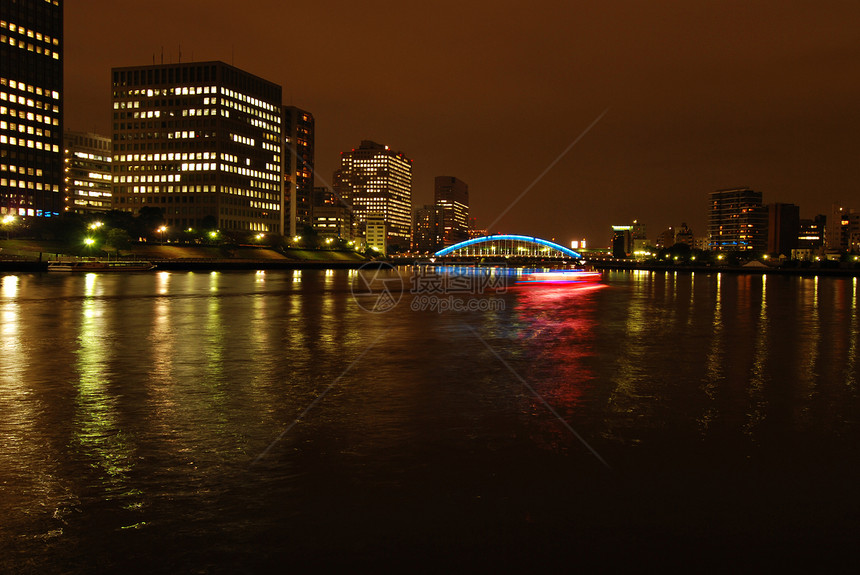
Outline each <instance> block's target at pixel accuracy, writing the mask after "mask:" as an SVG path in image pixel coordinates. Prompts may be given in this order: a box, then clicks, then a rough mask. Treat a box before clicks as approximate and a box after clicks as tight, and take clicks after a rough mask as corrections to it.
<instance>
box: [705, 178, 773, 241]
mask: <svg viewBox="0 0 860 575" xmlns="http://www.w3.org/2000/svg"><path fill="white" fill-rule="evenodd" d="M761 197H762V196H761V192H756V191H754V190H751V189H749V188H733V189H727V190H717V191H715V192H711V194H710V203H711V206H710V215H709V218H708V245H709V247H710V249H712V250H719V251H733V250H738V251H759V252H763V251H764V250H765V248H766V247H767V210H766V209H765V208H764V207H763V206H762V203H761Z"/></svg>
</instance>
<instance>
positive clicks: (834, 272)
mask: <svg viewBox="0 0 860 575" xmlns="http://www.w3.org/2000/svg"><path fill="white" fill-rule="evenodd" d="M589 265H591V266H593V267H594V268H596V269H599V270H601V271H606V270H620V271H657V272H679V273H706V274H714V273H733V274H752V275H788V276H805V277H810V276H836V277H857V276H860V268H858V267H856V266H852V267H850V268H849V267H821V266H818V267H812V266H810V267H770V266H761V267H759V266H728V265H718V266H707V265H704V266H703V265H687V264H680V265H676V264H650V263H647V262H599V261H591V262H589Z"/></svg>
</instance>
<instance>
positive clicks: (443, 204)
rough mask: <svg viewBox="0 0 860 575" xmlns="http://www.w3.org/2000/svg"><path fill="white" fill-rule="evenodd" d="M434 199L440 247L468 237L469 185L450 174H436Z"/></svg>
mask: <svg viewBox="0 0 860 575" xmlns="http://www.w3.org/2000/svg"><path fill="white" fill-rule="evenodd" d="M434 191H435V193H434V201H435V203H436V206H437V207H438V208H439V212H440V213H439V215H440V217H441V220H440V225H441V228H442V247H447V246H452V245H454V244H456V243H460V242H462V241H465V240H468V239H469V186H468V184H466V182H464V181H462V180H459V179H457V178H455V177H452V176H436V179H435V182H434Z"/></svg>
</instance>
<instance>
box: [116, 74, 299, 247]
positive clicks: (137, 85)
mask: <svg viewBox="0 0 860 575" xmlns="http://www.w3.org/2000/svg"><path fill="white" fill-rule="evenodd" d="M282 111H283V110H282V106H281V87H280V86H278V85H277V84H273V83H272V82H269V81H266V80H264V79H262V78H258V77H257V76H254V75H252V74H249V73H248V72H245V71H243V70H239V69H238V68H234V67H233V66H229V65H227V64H225V63H223V62H195V63H187V64H162V65H156V66H142V67H129V68H114V69H113V138H112V139H113V169H114V180H113V194H114V198H113V199H114V202H113V205H114V207H115V208H116V209H120V210H125V211H131V212H137V211H139V210H140V209H141V208H142V207H144V206H149V207H154V208H161V209H162V210H163V213H164V217H165V220H166V223H167V225H168V226H170V227H175V228H188V227H192V228H194V227H199V226H204V225H214V226H216V227H217V228H218V229H221V230H227V231H235V232H273V233H282V231H283V228H282V223H283V219H282V205H283V189H282V170H283V167H282V159H283V150H282V148H283V140H282V132H281V124H282Z"/></svg>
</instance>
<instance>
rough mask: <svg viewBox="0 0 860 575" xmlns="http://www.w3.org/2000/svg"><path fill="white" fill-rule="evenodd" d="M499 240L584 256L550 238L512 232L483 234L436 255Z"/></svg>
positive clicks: (567, 254) (577, 256) (579, 256)
mask: <svg viewBox="0 0 860 575" xmlns="http://www.w3.org/2000/svg"><path fill="white" fill-rule="evenodd" d="M499 241H513V242H525V243H530V244H534V245H539V246H543V247H547V248H550V249H553V250H557V251H559V252H561V253H563V254H564V255H566V256H568V257H571V258H575V259H580V258H582V256H581V255H580V254H578V253H576V252H575V251H573V250H572V249H570V248H566V247H564V246H562V245H559V244H557V243H555V242H551V241H549V240H544V239H541V238H535V237H529V236H518V235H511V234H498V235H495V236H483V237H480V238H472V239H470V240H466V241H464V242H460V243H459V244H454V245H453V246H448V247H447V248H443V249H441V250H439V251H438V252H436V253H435V254H434V255H435V256H436V257H442V256H446V255H448V254H450V253H451V252H454V251H456V250H460V249H463V248H467V247H469V246H473V245H475V244H482V243H494V242H499Z"/></svg>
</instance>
